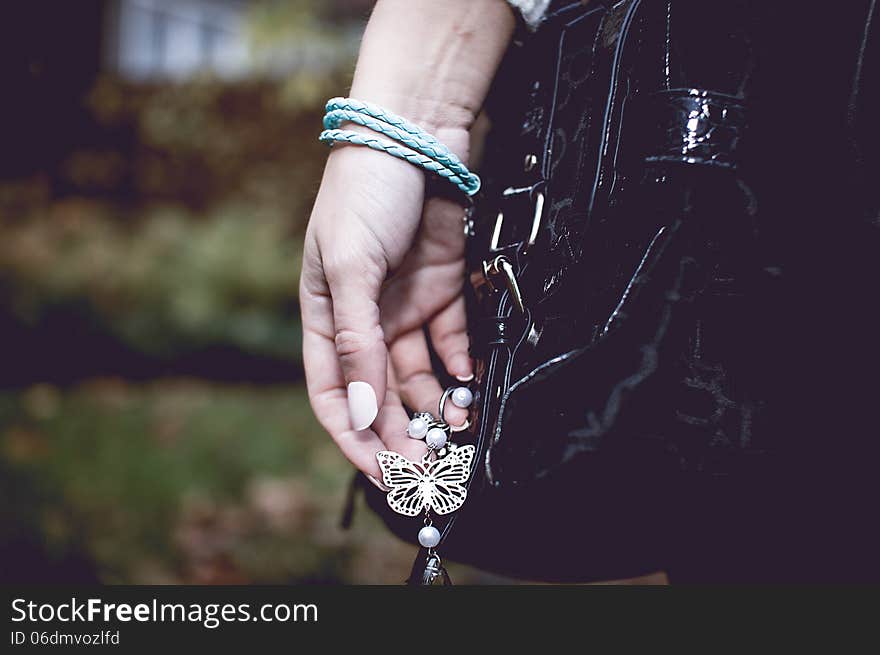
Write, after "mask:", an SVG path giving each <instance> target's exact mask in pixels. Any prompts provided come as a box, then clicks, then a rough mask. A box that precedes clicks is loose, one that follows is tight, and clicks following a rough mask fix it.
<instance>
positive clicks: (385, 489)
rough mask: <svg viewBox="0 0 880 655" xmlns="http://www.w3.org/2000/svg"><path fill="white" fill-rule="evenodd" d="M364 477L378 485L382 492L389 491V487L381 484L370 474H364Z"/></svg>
mask: <svg viewBox="0 0 880 655" xmlns="http://www.w3.org/2000/svg"><path fill="white" fill-rule="evenodd" d="M364 475H366V476H367V480H369V481H370V482H372V483H373V484H374V485H376V486H377V487H378V488H379V489H381V490H382V491H388V487H386V486H385V485H384V484H382V483H381V482H379V481H378V480H377V479H376V478H374V477H373V476H372V475H370V474H369V473H364Z"/></svg>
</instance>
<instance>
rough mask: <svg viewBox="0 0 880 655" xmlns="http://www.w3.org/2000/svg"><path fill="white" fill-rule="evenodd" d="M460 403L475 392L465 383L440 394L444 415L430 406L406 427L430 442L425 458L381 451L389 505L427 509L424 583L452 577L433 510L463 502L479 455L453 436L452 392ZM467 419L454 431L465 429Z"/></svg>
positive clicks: (402, 510) (408, 511) (422, 537)
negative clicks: (449, 419)
mask: <svg viewBox="0 0 880 655" xmlns="http://www.w3.org/2000/svg"><path fill="white" fill-rule="evenodd" d="M450 397H451V398H452V402H453V403H454V404H455V405H456V406H458V407H462V408H465V407H468V406H469V405H470V404H471V402H472V401H473V394H472V393H471V391H470V389H467V388H466V387H457V388H455V389H451V388H450V389H447V390H446V391H445V392H444V393H443V395H442V397H441V398H440V407H439V410H440V417H441V418H439V419H437V418H434V417H433V416H432V415H431V414H428V413H427V412H420V413H418V414H416V415H415V416H413V418H412V420H411V421H410V422H409V425H408V426H407V428H406V433H407V435H409V436H410V437H411V438H413V439H424V440H425V443H426V445H427V446H428V451H427V452H426V453H425V455H424V457H423V458H422V461H421V462H411V461H410V460H408V459H407V458H406V457H404V456H403V455H400V454H399V453H395V452H393V451H390V450H383V451H380V452H378V453H376V459H377V460H378V462H379V468H380V469H381V470H382V481H383V482H384V483H385V486H387V487H388V494H387V496H386V497H385V498H386V501H387V502H388V506H389V507H390V508H391V509H393V510H394V511H395V512H397V513H398V514H403V515H405V516H418V515H419V514H422V513H424V517H425V518H424V525H423V527H422V528H421V530H419V534H418V541H419V544H420V545H421V546H422V547H423V548H425V549H427V554H428V559H427V564H426V566H425V571H424V574H423V576H422V583H423V584H432V583H433V582H434V581H435V580H436V579H437V578H438V577H439V576H442V577H443V580H444V581H445V582H449V576H448V575H447V574H446V569H444V568H443V564H442V562H441V560H440V556H439V555H437V552H436V550H435V549H436V547H437V546H439V545H440V542H441V540H442V538H443V535H442V533H441V532H440V530H438V529H437V528H436V527H434V525H433V522H432V520H431V513H432V512H435V513H437V514H440V515H444V514H449V513H450V512H454V511H455V510H457V509H458V508H460V507H461V506H462V505H463V504H464V501H465V499H466V498H467V486H466V485H467V481H468V479H469V478H470V474H471V464H472V463H473V460H474V457H475V456H476V448H475V447H474V446H472V445H467V446H457V445H456V444H454V443H451V442H450V441H449V437H450V436H451V433H452V432H453V428H451V427H450V426H449V424H447V423H446V422H445V421H444V420H443V418H442V417H443V410H444V409H445V404H446V400H447V398H450ZM467 426H468V423H467V422H466V423H465V425H464V426H460V427H459V428H457V429H456V430H455V431H459V430H463V429H466V428H467Z"/></svg>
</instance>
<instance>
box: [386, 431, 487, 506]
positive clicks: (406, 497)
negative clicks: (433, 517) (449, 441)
mask: <svg viewBox="0 0 880 655" xmlns="http://www.w3.org/2000/svg"><path fill="white" fill-rule="evenodd" d="M475 453H476V449H475V448H474V446H460V447H459V448H456V449H455V450H452V451H450V452H449V454H447V455H446V456H445V457H443V458H441V459H435V460H432V461H423V462H422V463H420V464H417V463H416V462H411V461H409V460H408V459H407V458H406V457H404V456H403V455H400V454H398V453H395V452H392V451H390V450H383V451H381V452H378V453H376V459H378V460H379V467H380V468H381V469H382V480H383V482H384V483H385V486H387V487H389V488H390V490H389V491H388V495H387V497H386V499H387V501H388V505H389V507H391V509H393V510H394V511H395V512H397V513H398V514H404V515H406V516H417V515H418V514H420V513H421V512H422V511H424V510H425V509H426V508H427V509H431V510H433V511H435V512H437V514H449V513H450V512H454V511H455V510H457V509H458V508H459V507H461V506H462V504H463V503H464V501H465V498H467V488H466V487H465V486H464V485H465V482H467V480H468V478H469V477H470V474H471V462H473V460H474V455H475Z"/></svg>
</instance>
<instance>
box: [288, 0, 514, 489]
mask: <svg viewBox="0 0 880 655" xmlns="http://www.w3.org/2000/svg"><path fill="white" fill-rule="evenodd" d="M512 29H513V14H512V13H511V11H510V9H509V8H508V7H507V6H506V3H505V2H503V0H446V1H445V2H442V3H438V2H435V1H434V0H379V2H378V3H377V6H376V9H375V10H374V12H373V15H372V17H371V19H370V23H369V25H368V28H367V32H366V35H365V37H364V43H363V45H362V47H361V53H360V56H359V59H358V68H357V71H356V74H355V80H354V84H353V86H352V91H351V96H352V97H354V98H357V99H359V100H364V101H367V102H373V103H375V104H379V105H382V106H384V107H386V108H387V109H389V110H391V111H393V112H395V113H398V114H400V115H402V116H404V117H405V118H408V119H410V120H411V121H413V122H416V123H418V124H420V125H421V126H422V127H423V128H424V129H426V130H427V131H429V132H431V133H433V134H434V135H435V136H436V137H437V138H438V139H439V140H440V141H441V142H443V143H444V144H446V145H447V146H448V147H449V148H450V150H452V151H453V152H455V153H456V154H457V155H458V156H459V158H460V159H461V160H462V161H464V162H465V163H467V149H468V139H469V135H468V130H469V128H470V125H471V123H472V122H473V119H474V117H475V114H476V112H477V110H478V109H479V107H480V105H481V104H482V102H483V99H484V97H485V94H486V91H487V89H488V86H489V83H490V81H491V79H492V76H493V75H494V71H495V69H496V67H497V65H498V63H499V61H500V58H501V55H502V54H503V51H504V49H505V47H506V44H507V41H508V40H509V38H510V34H511V32H512ZM351 129H362V128H354V127H352V128H351ZM363 129H365V128H363ZM463 215H464V209H463V207H462V205H461V204H457V203H455V202H452V201H450V200H444V199H440V198H431V199H429V200H428V201H427V202H425V174H424V173H423V171H422V170H421V169H419V168H417V167H415V166H413V165H411V164H409V163H408V162H405V161H401V160H399V159H396V158H394V157H392V156H390V155H388V154H385V153H382V152H376V151H373V150H370V149H368V148H364V147H360V146H356V145H339V144H337V145H334V147H333V150H332V153H331V154H330V156H329V158H328V161H327V167H326V169H325V171H324V177H323V180H322V182H321V187H320V190H319V192H318V197H317V199H316V201H315V206H314V209H313V210H312V215H311V218H310V220H309V227H308V230H307V233H306V243H305V253H304V259H303V270H302V276H301V281H300V304H301V309H302V320H303V359H304V364H305V372H306V381H307V384H308V390H309V398H310V400H311V403H312V407H313V409H314V410H315V414H316V415H317V417H318V419H319V421H320V422H321V424H322V425H323V426H324V427H325V429H327V431H328V432H329V433H330V434H331V436H332V437H333V439H334V440H335V441H336V443H337V444H338V445H339V447H340V449H341V450H342V452H343V453H344V454H345V456H346V457H348V459H349V460H351V462H352V463H353V464H354V465H355V466H357V467H358V468H359V469H360V470H362V471H363V472H365V473H367V474H368V475H371V476H373V477H376V478H378V477H379V475H380V473H379V467H378V464H377V462H376V458H375V455H376V453H377V452H378V451H380V450H386V449H387V450H394V451H396V452H399V453H401V454H403V455H404V456H406V457H408V458H410V459H416V460H417V459H418V458H420V457H421V455H422V454H423V453H424V451H425V445H424V443H423V442H421V441H417V440H414V439H410V438H409V437H408V436H407V434H406V426H407V423H408V422H409V417H408V416H407V414H406V413H405V411H404V409H403V403H406V404H407V405H408V406H409V407H410V408H412V409H414V410H416V411H430V412H432V413H436V411H437V402H438V400H439V398H440V395H441V389H440V385H439V383H438V381H437V379H436V378H435V377H434V375H433V373H432V371H431V363H430V359H429V355H428V352H429V351H428V342H427V338H426V336H425V334H426V332H427V334H428V336H429V338H430V340H431V345H432V346H433V348H434V350H435V351H436V352H437V354H438V355H439V357H440V359H441V360H442V362H443V364H444V366H445V367H446V370H447V371H448V372H449V373H450V374H451V375H453V376H455V377H458V378H459V379H462V380H466V379H469V378H470V377H471V375H472V369H471V362H470V359H469V357H468V354H467V347H468V344H467V335H466V333H465V315H464V301H463V298H462V295H461V291H462V284H463V282H464V257H463V255H464V233H463V224H462V218H463ZM465 418H466V414H465V412H464V411H463V410H460V409H458V408H455V407H453V406H450V407H449V409H448V410H447V413H446V416H445V419H446V420H447V421H449V422H450V423H452V424H457V423H461V422H463V421H464V420H465Z"/></svg>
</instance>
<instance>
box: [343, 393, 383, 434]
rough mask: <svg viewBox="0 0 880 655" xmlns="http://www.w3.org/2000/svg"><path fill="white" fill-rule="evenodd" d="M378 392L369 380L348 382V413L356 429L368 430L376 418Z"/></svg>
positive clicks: (352, 425)
mask: <svg viewBox="0 0 880 655" xmlns="http://www.w3.org/2000/svg"><path fill="white" fill-rule="evenodd" d="M378 413H379V406H378V405H377V404H376V392H375V391H373V387H371V386H370V385H369V383H367V382H349V383H348V415H349V417H350V418H351V427H352V429H354V430H366V429H367V428H368V427H370V425H372V423H373V421H374V420H375V419H376V414H378Z"/></svg>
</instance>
